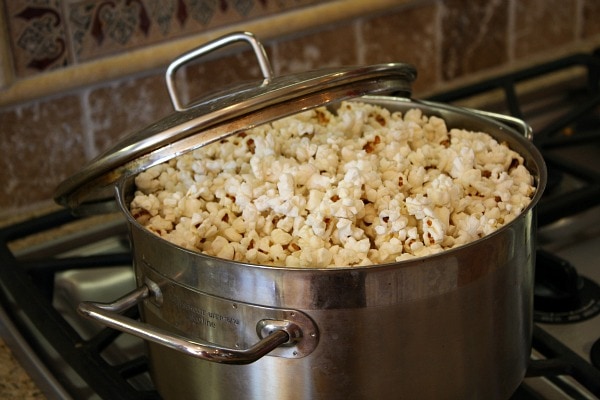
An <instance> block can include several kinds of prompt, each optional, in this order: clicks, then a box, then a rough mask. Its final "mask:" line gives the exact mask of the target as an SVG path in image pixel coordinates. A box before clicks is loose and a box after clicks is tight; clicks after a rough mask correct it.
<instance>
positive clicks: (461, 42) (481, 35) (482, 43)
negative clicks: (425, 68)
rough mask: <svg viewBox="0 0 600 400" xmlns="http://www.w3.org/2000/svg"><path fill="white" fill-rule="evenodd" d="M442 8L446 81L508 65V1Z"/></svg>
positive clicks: (477, 0)
mask: <svg viewBox="0 0 600 400" xmlns="http://www.w3.org/2000/svg"><path fill="white" fill-rule="evenodd" d="M441 4H442V5H443V8H442V30H441V38H442V50H441V53H442V64H441V71H442V77H443V79H444V80H446V81H450V80H452V79H455V78H459V77H463V76H465V75H468V74H470V73H473V72H478V71H481V70H484V69H487V68H492V67H496V66H499V65H502V64H504V63H506V62H507V61H508V50H507V46H508V5H509V2H508V1H504V0H495V1H487V0H473V1H463V0H446V1H444V2H442V3H441Z"/></svg>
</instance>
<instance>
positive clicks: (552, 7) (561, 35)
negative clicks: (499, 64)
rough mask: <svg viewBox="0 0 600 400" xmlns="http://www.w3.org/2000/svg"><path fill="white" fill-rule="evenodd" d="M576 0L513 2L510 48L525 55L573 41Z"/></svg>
mask: <svg viewBox="0 0 600 400" xmlns="http://www.w3.org/2000/svg"><path fill="white" fill-rule="evenodd" d="M576 3H577V1H576V0H528V1H516V2H515V15H514V18H515V27H514V49H515V57H516V58H517V59H520V58H526V57H529V56H531V55H534V54H535V53H538V52H543V51H547V50H550V49H552V48H556V47H559V46H563V45H566V44H568V43H571V42H574V41H575V39H576V38H575V23H576V22H575V21H576V16H575V14H576Z"/></svg>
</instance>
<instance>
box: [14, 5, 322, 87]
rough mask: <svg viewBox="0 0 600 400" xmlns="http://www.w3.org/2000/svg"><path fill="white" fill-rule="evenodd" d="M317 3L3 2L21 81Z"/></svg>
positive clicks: (16, 68) (17, 71) (16, 69)
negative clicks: (41, 73)
mask: <svg viewBox="0 0 600 400" xmlns="http://www.w3.org/2000/svg"><path fill="white" fill-rule="evenodd" d="M322 1H323V0H321V2H322ZM328 1H331V0H328ZM317 2H320V1H319V0H293V1H282V0H169V1H163V0H101V1H100V0H62V1H61V0H25V1H23V0H4V3H5V6H6V11H7V12H6V15H7V19H8V25H9V31H10V39H11V42H12V48H13V53H14V60H15V71H16V74H17V76H18V77H21V78H22V77H27V76H31V75H35V74H38V73H40V72H44V71H49V70H52V69H56V68H61V67H66V66H68V65H71V64H76V63H81V62H86V61H90V60H95V59H98V58H101V57H106V56H110V55H113V54H117V53H123V52H127V51H131V50H133V49H136V48H140V47H143V46H148V45H152V44H156V43H160V42H164V41H167V40H172V39H176V38H180V37H183V36H186V35H191V34H196V33H199V32H203V31H207V30H210V29H214V28H217V27H223V26H226V25H229V24H234V23H240V22H244V21H249V20H253V19H257V18H262V17H266V16H269V15H273V14H277V13H281V12H287V11H289V10H292V9H295V8H299V7H305V6H308V5H310V4H313V3H317Z"/></svg>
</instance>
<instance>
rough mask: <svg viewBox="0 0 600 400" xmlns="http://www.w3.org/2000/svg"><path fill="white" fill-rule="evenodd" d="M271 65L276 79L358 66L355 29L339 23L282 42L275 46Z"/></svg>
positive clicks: (347, 24) (352, 26)
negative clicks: (306, 72)
mask: <svg viewBox="0 0 600 400" xmlns="http://www.w3.org/2000/svg"><path fill="white" fill-rule="evenodd" d="M275 47H276V51H275V59H274V60H273V65H274V68H275V72H276V73H277V74H279V75H285V74H290V73H298V72H304V71H309V70H312V69H320V68H326V67H340V66H344V65H356V64H358V61H359V60H358V52H357V47H356V27H355V25H354V24H352V23H343V24H339V25H333V26H330V27H326V28H323V29H321V30H318V31H314V32H309V33H306V34H304V35H302V36H298V37H294V38H289V39H284V40H281V41H279V42H277V43H276V44H275Z"/></svg>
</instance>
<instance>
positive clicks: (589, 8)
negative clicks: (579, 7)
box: [582, 0, 600, 38]
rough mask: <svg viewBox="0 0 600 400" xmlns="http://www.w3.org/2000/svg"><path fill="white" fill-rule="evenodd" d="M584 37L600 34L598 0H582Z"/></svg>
mask: <svg viewBox="0 0 600 400" xmlns="http://www.w3.org/2000/svg"><path fill="white" fill-rule="evenodd" d="M582 35H583V37H584V38H589V37H593V36H597V35H600V2H599V1H598V0H583V29H582Z"/></svg>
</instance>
